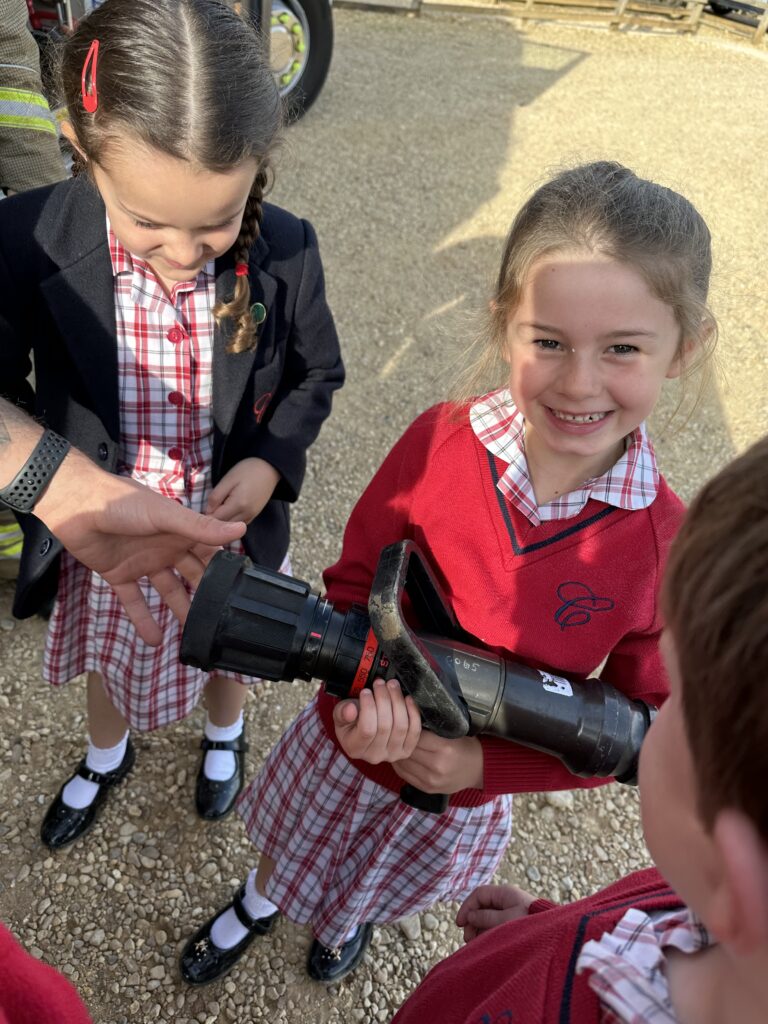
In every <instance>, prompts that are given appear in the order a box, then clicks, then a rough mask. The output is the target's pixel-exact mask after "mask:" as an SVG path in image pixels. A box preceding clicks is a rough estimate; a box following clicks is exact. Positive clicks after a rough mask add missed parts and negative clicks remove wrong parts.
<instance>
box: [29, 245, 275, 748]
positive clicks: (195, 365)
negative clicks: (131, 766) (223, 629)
mask: <svg viewBox="0 0 768 1024" xmlns="http://www.w3.org/2000/svg"><path fill="white" fill-rule="evenodd" d="M109 251H110V257H111V259H112V269H113V273H114V294H115V318H116V325H117V352H118V381H119V395H120V431H121V433H120V451H119V457H118V467H117V471H118V473H120V474H122V475H124V476H131V477H133V478H134V479H135V480H139V481H141V483H143V484H146V485H148V486H149V487H151V488H152V489H153V490H155V491H158V492H159V493H160V494H164V495H166V496H167V497H169V498H173V499H175V500H176V501H178V502H179V503H180V504H182V505H186V506H187V507H189V508H192V509H194V510H195V511H198V512H200V511H203V509H204V507H205V503H206V499H207V496H208V493H209V491H210V467H211V455H212V450H213V416H212V412H211V395H212V383H213V378H212V359H213V317H212V315H211V310H212V308H213V305H214V302H215V279H214V264H213V261H211V262H210V263H208V264H206V266H205V267H204V268H203V269H202V270H201V271H200V273H199V274H198V276H197V278H196V279H195V280H194V281H185V282H183V283H180V284H176V285H174V287H173V291H172V292H171V297H170V299H169V298H168V296H167V295H166V294H165V292H164V291H163V289H162V287H161V285H160V283H159V281H158V280H157V278H156V277H155V275H154V273H153V272H152V269H151V268H150V267H149V265H148V264H147V263H145V262H144V261H142V260H140V259H138V258H135V257H132V256H131V254H130V253H129V252H128V251H127V250H126V249H124V248H123V246H122V245H121V244H120V243H119V242H118V241H117V239H116V238H115V236H114V234H113V233H112V231H111V230H110V231H109ZM238 550H242V548H238ZM141 588H142V592H143V594H144V597H145V599H146V601H147V603H148V605H149V607H150V611H151V612H152V614H153V615H154V617H155V619H156V620H157V621H158V623H159V624H160V627H161V629H162V632H163V640H162V643H161V644H160V646H159V647H150V646H148V645H147V644H145V643H144V642H143V640H141V638H140V637H139V636H137V634H136V631H135V630H134V628H133V626H132V625H131V623H130V620H129V619H128V617H127V615H126V614H125V612H124V610H123V607H122V605H121V604H120V602H119V601H118V600H117V598H116V597H115V595H114V592H113V591H112V589H111V588H110V586H109V585H108V584H107V583H106V582H105V581H104V580H103V579H102V578H101V577H100V576H99V575H97V574H96V573H93V572H91V571H90V570H89V569H87V568H86V567H85V566H83V565H81V563H80V562H77V561H76V560H75V559H74V558H73V557H72V556H71V555H70V554H68V553H67V552H64V553H63V555H62V559H61V573H60V577H59V589H58V594H57V598H56V604H55V607H54V610H53V614H52V616H51V620H50V624H49V627H48V636H47V640H46V645H45V655H44V661H43V675H44V677H45V678H46V679H47V680H48V681H49V682H50V683H52V684H53V685H54V686H59V685H61V684H63V683H66V682H68V681H69V680H71V679H73V678H75V677H76V676H79V675H81V674H82V673H83V672H98V673H100V675H101V676H102V678H103V679H104V686H105V689H106V691H107V694H108V696H109V698H110V700H111V701H112V703H113V704H114V706H115V707H116V708H117V709H118V711H120V713H121V714H122V715H123V716H124V717H125V719H126V721H127V722H128V723H129V724H130V726H131V727H132V728H134V729H138V730H139V731H140V732H146V731H149V730H151V729H158V728H160V727H161V726H163V725H168V724H170V723H171V722H176V721H178V720H179V719H182V718H184V717H185V716H186V715H188V714H189V713H190V712H191V711H192V710H193V708H194V707H195V706H196V705H197V702H198V700H199V698H200V694H201V692H202V689H203V687H204V686H205V684H206V682H207V681H208V679H209V678H210V677H209V675H208V673H205V672H202V671H201V670H199V669H195V668H191V667H189V666H188V665H182V664H181V662H180V661H179V643H180V639H181V626H180V625H179V623H178V622H177V621H176V619H175V618H174V617H173V615H172V614H171V612H170V611H169V609H168V608H167V606H166V605H165V604H164V603H163V602H162V600H161V599H160V597H159V596H158V594H157V593H156V592H155V591H154V590H153V588H152V587H151V586H150V584H149V582H148V581H147V580H144V581H142V583H141ZM228 675H230V676H231V677H232V678H235V679H238V680H239V681H240V682H247V683H253V682H254V681H256V680H254V679H252V678H250V677H246V676H237V675H232V674H229V673H228Z"/></svg>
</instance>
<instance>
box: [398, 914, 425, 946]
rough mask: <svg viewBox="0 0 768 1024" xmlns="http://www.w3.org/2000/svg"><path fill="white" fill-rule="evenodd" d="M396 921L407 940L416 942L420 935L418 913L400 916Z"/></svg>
mask: <svg viewBox="0 0 768 1024" xmlns="http://www.w3.org/2000/svg"><path fill="white" fill-rule="evenodd" d="M397 923H398V925H399V926H400V931H401V932H402V933H403V935H405V937H406V939H408V941H409V942H416V941H417V940H418V939H419V938H420V937H421V919H420V918H419V915H418V914H413V915H412V916H411V917H402V918H401V919H400V920H399V921H398V922H397Z"/></svg>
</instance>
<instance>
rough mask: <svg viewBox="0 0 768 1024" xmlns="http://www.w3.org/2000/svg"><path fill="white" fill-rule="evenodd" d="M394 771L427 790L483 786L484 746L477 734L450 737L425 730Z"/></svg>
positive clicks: (448, 791)
mask: <svg viewBox="0 0 768 1024" xmlns="http://www.w3.org/2000/svg"><path fill="white" fill-rule="evenodd" d="M395 771H396V772H397V774H398V775H399V776H400V778H401V779H403V781H405V782H409V783H410V784H411V785H412V786H416V788H417V789H420V790H422V792H424V793H449V794H450V793H458V792H459V790H460V789H482V788H483V748H482V745H481V743H480V740H479V739H478V738H477V737H476V736H462V737H461V738H460V739H455V740H448V739H444V738H443V737H442V736H436V735H435V734H434V733H433V732H426V731H425V732H423V733H422V734H421V738H420V739H419V742H418V744H417V745H416V747H415V749H414V751H413V753H412V754H411V756H410V757H409V758H408V759H407V760H404V761H398V763H397V764H396V765H395Z"/></svg>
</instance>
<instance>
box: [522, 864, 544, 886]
mask: <svg viewBox="0 0 768 1024" xmlns="http://www.w3.org/2000/svg"><path fill="white" fill-rule="evenodd" d="M525 873H526V875H528V877H529V878H530V880H531V881H532V882H540V881H541V872H540V871H539V869H538V868H537V867H536V865H535V864H529V865H528V867H527V868H526V869H525Z"/></svg>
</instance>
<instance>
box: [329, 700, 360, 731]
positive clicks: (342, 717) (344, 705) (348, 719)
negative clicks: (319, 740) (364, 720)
mask: <svg viewBox="0 0 768 1024" xmlns="http://www.w3.org/2000/svg"><path fill="white" fill-rule="evenodd" d="M333 720H334V722H336V724H337V725H342V726H343V725H352V724H353V723H354V722H356V721H357V701H354V700H341V701H339V703H338V704H337V705H336V707H335V708H334V709H333Z"/></svg>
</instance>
